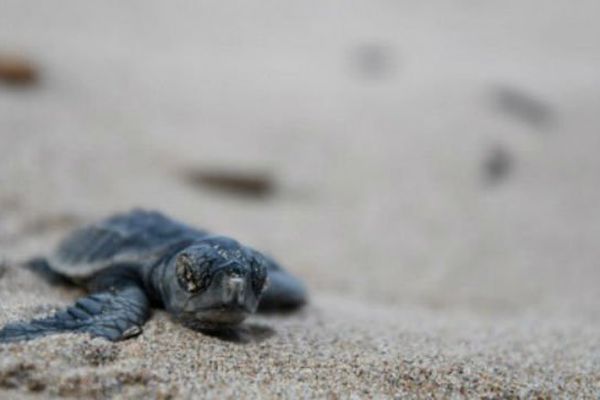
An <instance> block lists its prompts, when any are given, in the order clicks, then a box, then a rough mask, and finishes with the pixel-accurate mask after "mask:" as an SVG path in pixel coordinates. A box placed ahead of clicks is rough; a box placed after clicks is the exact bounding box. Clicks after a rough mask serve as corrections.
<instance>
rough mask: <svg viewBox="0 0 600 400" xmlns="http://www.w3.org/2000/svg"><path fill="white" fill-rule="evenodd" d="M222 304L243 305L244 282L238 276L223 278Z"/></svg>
mask: <svg viewBox="0 0 600 400" xmlns="http://www.w3.org/2000/svg"><path fill="white" fill-rule="evenodd" d="M222 285H223V304H231V305H234V304H235V305H239V306H242V305H243V304H244V299H245V297H246V280H245V279H244V278H242V277H241V276H238V275H229V276H225V277H224V278H223V280H222Z"/></svg>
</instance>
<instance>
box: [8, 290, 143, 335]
mask: <svg viewBox="0 0 600 400" xmlns="http://www.w3.org/2000/svg"><path fill="white" fill-rule="evenodd" d="M149 316H150V302H149V301H148V298H147V297H146V294H145V293H144V291H143V290H142V288H140V287H139V286H137V285H135V284H131V285H126V286H122V287H120V288H117V289H112V290H107V291H103V292H98V293H94V294H92V295H90V296H87V297H83V298H81V299H79V300H78V301H77V302H76V303H75V304H73V305H72V306H70V307H68V308H67V309H66V310H63V311H59V312H57V313H56V314H54V315H52V316H50V317H47V318H41V319H34V320H32V321H29V322H16V323H12V324H8V325H6V326H5V327H4V328H2V329H1V330H0V342H16V341H21V340H31V339H35V338H38V337H42V336H46V335H51V334H56V333H64V332H74V333H89V334H90V335H92V336H97V337H103V338H105V339H108V340H111V341H119V340H124V339H128V338H130V337H133V336H136V335H138V334H140V333H141V332H142V328H141V327H142V325H143V324H144V323H145V322H146V320H147V319H148V318H149Z"/></svg>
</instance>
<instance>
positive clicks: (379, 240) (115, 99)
mask: <svg viewBox="0 0 600 400" xmlns="http://www.w3.org/2000/svg"><path fill="white" fill-rule="evenodd" d="M0 6H1V7H0V8H1V9H2V11H1V12H0V50H1V51H0V59H1V57H2V55H3V54H16V55H19V56H20V57H23V58H25V59H27V60H29V61H30V62H31V63H32V64H33V65H35V66H36V68H37V69H38V75H37V76H38V80H37V82H35V83H32V84H29V85H27V86H26V87H19V85H15V84H3V83H1V82H0V258H1V259H2V260H3V261H2V264H1V265H2V266H1V267H0V324H2V325H3V324H4V323H6V322H8V321H14V320H18V319H23V318H30V317H32V316H34V315H43V314H47V313H49V312H51V311H52V310H55V309H58V308H60V307H61V306H65V305H67V304H69V303H71V302H72V301H73V300H74V299H75V298H77V297H78V296H80V295H81V294H82V292H80V291H78V290H74V289H64V288H56V287H51V286H50V285H49V284H47V283H45V282H44V281H43V280H41V279H40V278H38V277H36V276H34V275H32V274H31V273H30V272H28V271H26V270H23V269H22V268H19V263H20V262H22V261H23V260H25V259H27V258H29V257H32V256H36V255H43V254H47V253H48V252H49V251H51V250H52V248H53V247H54V246H55V244H56V243H57V241H58V240H60V238H61V237H62V236H63V235H65V234H66V233H68V232H69V231H70V230H71V229H73V228H75V227H77V226H80V225H81V224H84V223H87V222H90V221H94V220H96V219H98V218H102V217H104V216H106V215H108V214H110V213H113V212H117V211H124V210H129V209H131V208H133V207H144V208H149V209H157V210H161V211H163V212H164V213H166V214H169V215H171V216H173V217H175V218H178V219H181V220H184V221H186V222H188V223H190V224H193V225H197V226H199V227H203V228H206V229H209V230H211V231H214V232H218V233H222V234H226V235H230V236H232V237H235V238H237V239H239V240H240V241H242V242H243V243H247V244H249V245H252V246H254V247H256V248H259V249H261V250H264V251H265V252H267V253H269V254H272V255H273V256H274V257H276V258H277V259H278V260H280V261H281V262H282V263H283V264H284V265H285V266H286V268H288V269H289V270H290V271H292V272H293V273H294V274H296V275H297V276H299V277H300V278H301V279H303V280H304V281H305V282H306V284H307V287H308V288H309V290H310V303H309V305H308V306H307V307H306V308H304V309H303V310H302V311H301V312H299V313H295V314H289V315H269V316H256V317H252V318H250V320H249V321H248V322H247V323H246V324H245V325H244V326H243V327H242V328H241V330H240V332H239V337H236V338H229V340H225V339H227V338H216V337H209V336H206V335H203V334H201V333H198V332H194V331H191V330H189V329H186V328H184V327H182V326H181V325H179V324H177V323H175V322H173V321H172V320H171V319H170V318H169V316H168V315H167V314H166V313H164V312H162V311H160V310H156V311H155V312H154V314H153V316H152V318H151V320H150V321H149V322H148V323H147V325H146V326H145V327H144V332H143V334H142V335H141V336H139V337H137V338H135V339H132V340H128V341H125V342H122V343H109V342H106V341H103V340H101V339H91V338H89V337H86V336H76V335H57V336H53V337H47V338H43V339H40V340H35V341H31V342H27V343H15V344H0V398H11V399H12V398H30V397H75V398H86V397H92V398H104V397H111V398H126V399H130V398H163V399H164V398H238V397H242V398H258V397H262V398H275V397H282V398H332V399H335V398H594V399H595V398H598V397H599V396H600V318H599V315H600V301H599V300H600V292H599V291H598V286H599V284H600V269H599V268H598V263H599V260H600V246H598V239H599V238H600V207H598V204H600V186H599V185H598V179H600V157H598V149H600V136H599V135H598V127H600V114H599V113H598V110H600V96H599V95H598V93H600V72H599V71H600V45H599V44H598V40H597V37H598V36H599V34H600V32H599V31H600V28H599V27H598V24H597V15H599V13H600V6H599V5H598V3H597V2H594V1H583V2H578V3H577V4H574V3H573V2H569V1H566V0H561V1H554V2H551V3H548V2H542V1H541V0H529V1H503V2H495V3H485V4H484V3H481V4H480V3H476V2H469V1H461V2H450V1H439V2H435V4H432V3H427V4H425V3H424V2H418V1H408V2H401V3H395V2H387V1H379V0H377V1H373V0H369V1H362V2H353V3H352V4H346V3H341V2H335V1H329V0H327V1H308V2H285V3H277V2H271V1H261V2H254V3H245V2H234V3H227V2H222V3H218V4H216V3H208V2H202V1H200V2H193V3H191V2H190V3H188V2H180V1H176V2H168V3H166V2H159V1H144V2H142V1H134V2H129V3H126V4H123V3H121V2H118V3H117V2H114V3H113V2H109V3H106V2H93V3H91V4H90V3H85V4H84V3H81V2H77V1H73V0H65V1H60V2H51V3H50V2H42V1H25V2H24V1H23V0H0ZM215 170H217V171H219V170H223V171H227V172H231V171H233V172H234V173H235V171H243V172H245V173H255V174H258V175H259V176H263V175H264V176H267V177H268V179H271V180H272V188H273V189H272V190H270V191H266V192H265V193H262V194H261V195H260V196H257V195H253V194H252V193H247V194H243V193H234V192H226V191H220V190H216V189H215V188H213V187H211V186H209V185H207V184H203V183H202V182H198V181H197V180H190V179H189V176H190V175H195V174H202V173H203V172H205V171H215Z"/></svg>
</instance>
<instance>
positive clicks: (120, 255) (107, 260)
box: [49, 209, 207, 278]
mask: <svg viewBox="0 0 600 400" xmlns="http://www.w3.org/2000/svg"><path fill="white" fill-rule="evenodd" d="M206 235H207V233H206V232H205V231H202V230H198V229H194V228H192V227H189V226H187V225H185V224H182V223H180V222H177V221H174V220H172V219H170V218H168V217H166V216H164V215H162V214H161V213H158V212H155V211H145V210H140V209H136V210H133V211H130V212H128V213H124V214H117V215H114V216H112V217H109V218H107V219H104V220H101V221H99V222H97V223H95V224H92V225H88V226H84V227H83V228H80V229H77V230H75V231H73V232H72V233H71V234H70V235H69V236H67V237H66V238H65V239H64V240H63V241H62V242H61V243H60V244H59V245H58V248H57V250H56V252H55V253H54V255H53V256H52V257H50V260H49V261H50V266H51V268H52V269H53V270H55V271H57V272H59V273H61V274H63V275H66V276H68V277H71V278H86V277H90V276H92V275H94V274H96V273H98V272H100V271H102V270H103V269H106V268H108V267H110V266H112V265H114V264H117V263H127V264H134V265H139V266H140V268H141V267H143V266H144V265H147V264H149V263H152V262H153V261H154V260H156V259H157V257H159V256H160V255H163V254H164V253H165V251H166V250H167V249H169V248H170V247H172V246H174V245H176V244H177V243H182V242H189V241H193V240H198V239H201V238H203V237H205V236H206Z"/></svg>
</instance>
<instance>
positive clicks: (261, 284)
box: [250, 260, 267, 296]
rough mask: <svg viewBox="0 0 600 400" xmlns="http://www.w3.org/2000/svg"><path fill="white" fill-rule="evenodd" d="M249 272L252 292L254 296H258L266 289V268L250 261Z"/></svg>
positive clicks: (261, 264)
mask: <svg viewBox="0 0 600 400" xmlns="http://www.w3.org/2000/svg"><path fill="white" fill-rule="evenodd" d="M250 270H251V273H252V278H251V281H252V290H253V291H254V294H255V295H256V296H260V294H261V293H262V292H263V291H264V290H265V289H266V281H267V268H266V267H265V265H264V263H262V262H260V261H259V260H252V261H251V262H250Z"/></svg>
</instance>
